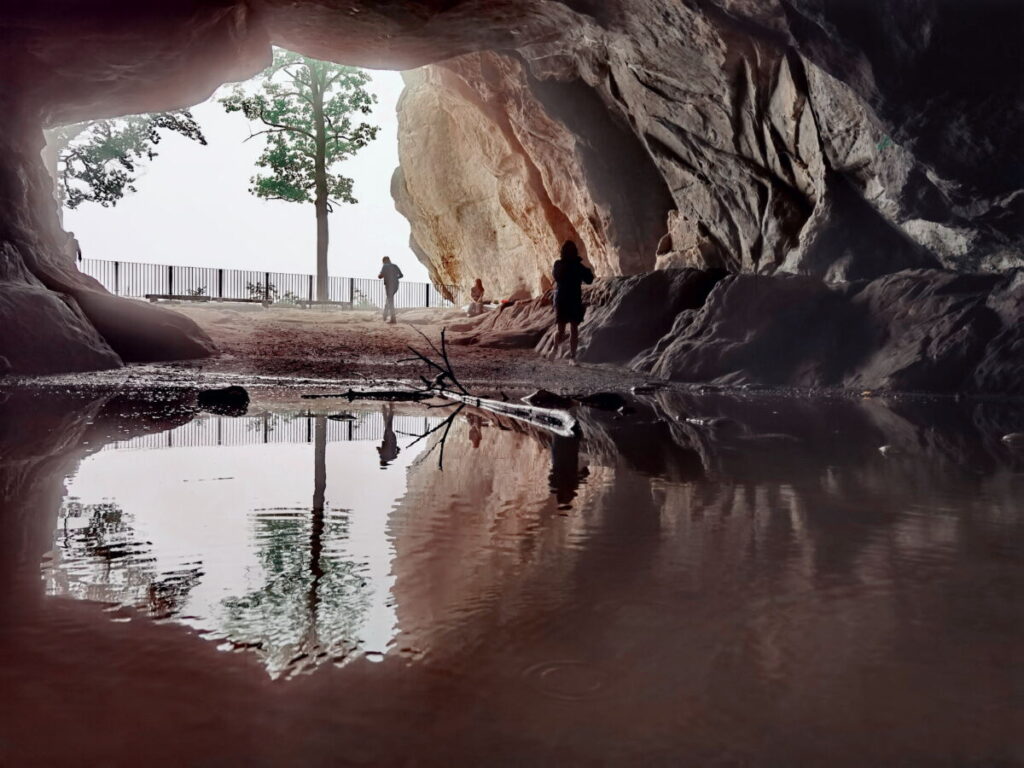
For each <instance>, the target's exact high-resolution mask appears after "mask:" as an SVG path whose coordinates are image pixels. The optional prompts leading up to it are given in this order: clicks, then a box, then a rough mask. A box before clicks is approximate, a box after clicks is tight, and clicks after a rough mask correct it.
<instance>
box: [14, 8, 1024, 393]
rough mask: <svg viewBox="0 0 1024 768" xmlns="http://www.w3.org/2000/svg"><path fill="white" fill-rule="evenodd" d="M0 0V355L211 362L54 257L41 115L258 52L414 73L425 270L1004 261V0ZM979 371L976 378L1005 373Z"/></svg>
mask: <svg viewBox="0 0 1024 768" xmlns="http://www.w3.org/2000/svg"><path fill="white" fill-rule="evenodd" d="M9 6H10V7H6V8H5V9H4V11H3V14H2V16H0V56H2V57H3V60H4V63H5V73H4V78H3V79H2V82H0V108H2V110H3V114H4V116H5V120H4V124H3V125H2V126H0V211H2V214H0V260H2V264H0V290H2V293H3V301H2V303H0V320H2V321H3V322H4V330H5V332H4V333H3V335H2V336H0V355H2V356H3V357H4V358H6V360H7V363H6V367H9V368H10V369H11V370H14V371H17V372H26V373H27V372H48V371H56V370H82V369H89V368H102V367H109V366H112V365H118V364H121V363H122V362H123V361H132V360H159V359H173V358H181V357H193V356H200V355H204V354H209V352H210V351H211V348H212V345H211V344H210V341H209V339H208V338H207V337H206V336H205V334H203V333H202V331H200V330H199V329H198V328H197V327H195V326H194V325H193V324H192V323H190V322H188V321H185V320H182V319H181V318H179V317H177V316H174V315H172V314H170V313H167V312H165V311H163V310H161V309H158V308H155V307H149V306H140V305H138V304H131V303H127V302H124V301H121V300H116V299H113V298H111V297H109V296H108V295H106V294H105V293H104V292H103V290H102V289H101V288H100V287H99V286H98V285H97V284H96V283H94V282H93V281H91V280H89V279H88V278H86V277H84V276H82V275H81V274H80V273H79V272H78V271H77V270H76V269H75V267H74V264H73V262H72V260H71V257H70V256H69V255H68V254H67V251H66V249H65V248H64V247H63V246H64V242H65V235H64V233H63V232H62V230H61V228H60V224H59V219H58V217H57V215H56V212H55V210H54V201H53V198H52V195H51V194H50V189H49V186H50V185H49V181H48V179H47V176H46V173H45V170H44V168H43V162H42V160H41V158H40V151H41V150H42V129H43V128H45V127H48V126H52V125H57V124H61V123H68V122H73V121H77V120H83V119H87V118H99V117H110V116H114V115H119V114H131V113H138V112H146V111H156V110H166V109H173V108H178V107H182V106H187V105H190V104H194V103H197V102H198V101H201V100H202V99H204V98H206V97H207V96H209V95H210V93H211V92H212V91H213V89H214V88H215V87H217V86H218V85H219V84H221V83H223V82H225V81H229V80H237V79H243V78H245V77H247V76H249V75H251V74H255V73H256V72H257V71H258V70H259V69H260V68H261V67H262V66H264V65H265V63H266V62H267V61H268V60H269V54H270V44H271V42H274V43H276V44H279V45H284V46H286V47H289V48H292V49H294V50H298V51H301V52H303V53H306V54H309V55H313V56H318V57H321V58H329V59H334V60H336V61H341V62H344V63H348V64H356V65H367V66H376V67H390V68H398V69H410V68H413V67H421V66H424V65H430V66H429V67H428V69H427V70H426V71H422V72H419V73H417V74H416V75H415V76H414V77H413V78H412V80H411V81H410V87H409V92H408V93H407V94H406V97H405V98H404V99H403V103H402V114H401V136H402V147H401V154H402V164H403V168H402V170H401V171H400V172H399V173H398V174H397V175H396V177H395V183H394V189H395V194H396V197H397V200H398V204H399V207H400V208H401V210H403V211H404V212H405V213H406V214H407V215H408V216H409V217H410V220H411V222H412V228H413V236H414V243H413V247H414V249H415V250H416V251H417V253H419V254H420V256H421V258H422V259H423V260H424V262H425V263H427V265H428V267H429V268H430V270H431V274H432V275H433V276H434V277H435V279H437V280H438V281H439V282H443V283H456V284H460V285H467V284H468V283H469V282H470V281H471V280H473V279H474V278H476V277H481V278H483V279H484V280H485V282H487V283H488V284H489V285H490V286H491V287H492V290H494V291H495V292H498V293H502V294H506V295H515V294H518V295H522V296H525V295H526V294H532V295H537V294H539V293H540V292H542V291H543V290H544V289H545V288H546V287H548V283H547V282H546V280H547V277H546V275H547V270H548V268H549V262H550V261H551V256H552V252H553V249H554V246H555V245H556V244H557V243H558V241H559V240H560V239H562V238H564V237H567V236H571V237H575V238H576V239H577V240H579V242H580V244H581V246H582V247H583V249H584V251H585V252H586V254H587V256H588V258H589V260H590V261H591V262H592V263H593V264H594V266H595V268H596V270H597V272H598V274H599V275H602V276H623V275H635V274H642V273H646V272H650V271H651V270H652V269H655V268H659V267H696V268H701V269H707V268H719V269H726V270H728V271H730V272H734V273H740V272H743V273H750V272H756V273H775V272H789V273H796V274H805V275H810V276H814V277H823V278H826V279H828V280H854V281H857V280H865V279H874V278H879V277H881V276H883V275H887V274H892V273H895V272H899V271H901V270H907V269H917V270H920V269H932V268H935V267H944V268H947V269H950V270H953V271H958V272H974V271H978V272H993V273H997V272H1001V271H1006V270H1008V269H1011V268H1014V267H1018V266H1020V265H1021V264H1022V263H1024V262H1022V258H1021V253H1022V238H1024V235H1022V232H1024V227H1022V226H1021V222H1020V212H1021V211H1020V209H1021V206H1022V204H1024V195H1022V194H1021V189H1022V183H1021V178H1020V168H1021V160H1022V152H1024V150H1022V145H1021V142H1020V141H1019V125H1020V123H1021V112H1022V106H1021V104H1022V100H1021V99H1020V77H1019V68H1018V64H1019V61H1018V40H1017V36H1018V31H1019V29H1020V26H1021V23H1022V20H1024V8H1022V7H1021V6H1020V4H1018V3H1011V2H1005V1H1004V0H981V1H980V2H975V3H969V4H968V3H959V2H951V1H950V0H924V1H923V2H919V3H913V4H888V5H886V6H884V7H877V8H875V7H873V8H871V9H870V10H868V9H866V8H864V7H862V6H860V5H857V4H851V3H835V2H829V1H828V0H680V1H679V2H673V3H664V2H662V1H661V0H607V2H596V1H595V0H561V1H556V0H498V1H496V2H487V3H482V2H475V1H470V0H451V1H450V2H443V3H442V2H437V1H436V0H411V1H410V2H403V3H393V2H383V1H382V0H346V2H344V3H341V2H335V0H325V1H324V2H315V3H314V2H293V1H292V0H289V1H288V2H286V1H285V0H249V1H248V2H246V1H244V0H218V1H217V2H213V3H210V2H200V0H174V1H173V2H170V3H164V4H160V6H159V7H149V6H145V5H140V4H138V3H130V2H128V1H127V0H103V1H102V2H100V3H90V4H88V5H76V4H70V3H66V2H62V1H61V0H46V1H44V2H37V3H22V4H15V5H11V4H9ZM740 284H741V282H736V285H740ZM865 301H866V299H865ZM992 311H993V312H995V313H996V314H997V315H999V316H1000V318H1001V320H1000V322H1001V323H1002V325H1001V326H1000V327H1002V328H1004V331H1002V332H1000V333H1001V335H1000V336H999V337H998V340H993V342H992V344H989V345H986V349H989V348H990V347H992V348H993V350H994V349H995V348H998V349H999V350H1002V351H1001V352H999V353H998V354H996V352H995V351H992V354H993V355H995V356H996V358H998V359H1003V358H1005V357H1009V358H1013V357H1014V355H1016V353H1017V351H1018V350H1019V348H1020V343H1021V342H1020V338H1019V332H1018V331H1016V330H1014V329H1013V327H1012V326H1013V325H1014V322H1013V318H1012V317H1011V320H1010V321H1008V320H1007V319H1006V317H1004V315H1005V314H1006V313H1010V315H1011V316H1012V315H1013V313H1014V312H1019V306H1017V305H1014V303H1013V301H1010V302H1009V303H1006V304H1000V308H993V309H992ZM672 319H673V322H674V321H675V318H672ZM659 323H662V324H663V321H659ZM812 327H813V324H812ZM997 341H998V343H997ZM987 354H988V352H986V355H987ZM999 355H1002V356H1003V358H1000V357H999ZM979 365H980V366H981V367H980V369H979V370H984V371H988V373H986V374H985V376H987V377H988V379H987V380H1000V377H1002V376H1004V375H1006V374H1005V369H1004V368H1000V366H999V365H997V362H996V361H995V360H992V361H989V360H988V358H987V357H986V359H985V360H984V361H982V362H980V363H979ZM992 366H995V368H993V367H992ZM996 368H998V369H999V370H996ZM1000 386H1002V385H1000Z"/></svg>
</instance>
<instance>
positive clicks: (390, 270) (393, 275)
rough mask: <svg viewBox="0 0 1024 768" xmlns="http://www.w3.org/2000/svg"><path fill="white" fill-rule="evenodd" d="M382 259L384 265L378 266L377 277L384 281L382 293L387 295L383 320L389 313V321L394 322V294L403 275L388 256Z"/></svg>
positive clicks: (385, 320)
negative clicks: (378, 272)
mask: <svg viewBox="0 0 1024 768" xmlns="http://www.w3.org/2000/svg"><path fill="white" fill-rule="evenodd" d="M383 261H384V266H383V267H381V268H380V274H379V275H377V277H379V278H380V279H381V280H383V281H384V293H385V295H386V296H387V299H386V300H385V301H384V322H385V323H386V322H388V315H389V314H390V315H391V320H390V322H391V323H395V294H396V293H398V281H399V280H401V279H402V278H403V277H405V275H403V274H402V270H400V269H399V268H398V267H397V266H396V265H394V264H392V263H391V259H390V258H389V257H387V256H385V257H384V259H383Z"/></svg>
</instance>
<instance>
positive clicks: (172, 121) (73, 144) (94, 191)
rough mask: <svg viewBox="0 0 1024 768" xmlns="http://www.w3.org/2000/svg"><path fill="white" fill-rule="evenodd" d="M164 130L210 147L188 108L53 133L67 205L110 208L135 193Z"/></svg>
mask: <svg viewBox="0 0 1024 768" xmlns="http://www.w3.org/2000/svg"><path fill="white" fill-rule="evenodd" d="M162 131H171V132H173V133H178V134H181V135H182V136H184V137H185V138H187V139H191V140H193V141H197V142H199V143H200V144H204V145H205V144H206V137H205V136H203V132H202V130H201V129H200V127H199V125H198V123H196V121H195V118H193V117H192V113H191V112H189V111H188V110H187V109H183V110H180V111H178V112H162V113H158V114H153V115H132V116H130V117H119V118H114V119H111V120H96V121H94V122H88V123H76V124H75V125H66V126H62V127H60V128H57V129H55V130H53V131H51V132H50V134H49V135H48V137H47V141H48V143H52V144H55V145H56V147H57V180H58V191H59V193H60V196H61V199H62V201H63V203H64V205H66V206H67V207H68V208H77V207H78V206H79V205H81V204H82V203H99V204H100V205H102V206H103V207H104V208H108V207H110V206H113V205H117V202H118V201H119V200H120V199H121V198H123V197H124V196H125V195H126V194H128V193H129V192H135V191H136V189H135V178H136V174H137V171H138V168H139V163H140V162H142V161H144V160H152V159H153V158H154V157H156V156H157V152H156V150H155V149H154V148H155V147H156V145H157V144H159V143H160V139H161V138H162V134H161V132H162Z"/></svg>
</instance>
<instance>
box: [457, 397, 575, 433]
mask: <svg viewBox="0 0 1024 768" xmlns="http://www.w3.org/2000/svg"><path fill="white" fill-rule="evenodd" d="M438 396H439V397H445V398H448V399H450V400H454V401H456V402H459V403H462V404H464V405H469V406H472V407H473V408H479V409H481V410H484V411H490V412H492V413H497V414H500V415H501V416H509V417H511V418H513V419H519V420H520V421H525V422H527V423H529V424H532V425H533V426H535V427H541V428H542V429H546V430H547V431H549V432H554V433H555V434H556V435H559V436H561V437H572V436H573V434H574V433H575V430H576V418H575V417H574V416H573V415H572V414H571V413H569V412H568V411H560V410H555V409H554V408H538V407H537V406H535V405H526V404H525V403H522V404H521V403H510V402H504V401H502V400H489V399H487V398H485V397H476V396H474V395H463V394H461V393H459V392H442V393H438Z"/></svg>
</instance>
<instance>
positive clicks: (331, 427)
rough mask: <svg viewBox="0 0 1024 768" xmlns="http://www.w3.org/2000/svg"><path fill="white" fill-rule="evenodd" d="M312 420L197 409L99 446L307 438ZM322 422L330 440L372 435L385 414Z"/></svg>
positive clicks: (411, 426)
mask: <svg viewBox="0 0 1024 768" xmlns="http://www.w3.org/2000/svg"><path fill="white" fill-rule="evenodd" d="M443 420H444V419H443V417H431V416H409V415H396V416H394V417H393V418H392V420H391V428H392V429H393V430H394V431H395V432H396V434H402V435H419V434H423V433H424V432H426V431H427V430H429V429H431V428H432V427H436V426H437V425H438V424H440V423H441V422H442V421H443ZM315 421H316V417H314V416H309V415H306V414H262V415H259V416H237V417H226V416H209V415H202V416H197V417H196V418H195V419H193V420H192V421H190V422H188V423H187V424H183V425H182V426H180V427H176V428H174V429H169V430H167V431H166V432H159V433H156V434H152V435H142V436H140V437H133V438H131V439H129V440H120V441H117V442H114V443H108V444H107V445H106V446H104V447H103V450H110V451H116V450H126V449H127V450H139V449H143V448H200V447H214V446H239V445H262V444H270V443H292V444H294V443H312V442H313V430H314V426H315ZM326 427H327V430H326V431H327V434H326V437H327V442H329V443H334V442H349V441H355V440H374V441H377V440H381V439H383V437H384V433H385V420H384V417H383V415H382V414H380V413H379V412H363V413H357V414H356V417H355V418H354V419H351V420H337V419H331V418H327V419H326Z"/></svg>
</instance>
